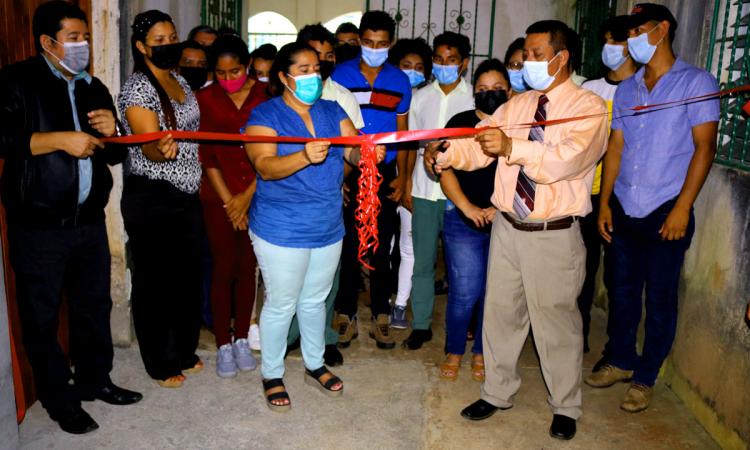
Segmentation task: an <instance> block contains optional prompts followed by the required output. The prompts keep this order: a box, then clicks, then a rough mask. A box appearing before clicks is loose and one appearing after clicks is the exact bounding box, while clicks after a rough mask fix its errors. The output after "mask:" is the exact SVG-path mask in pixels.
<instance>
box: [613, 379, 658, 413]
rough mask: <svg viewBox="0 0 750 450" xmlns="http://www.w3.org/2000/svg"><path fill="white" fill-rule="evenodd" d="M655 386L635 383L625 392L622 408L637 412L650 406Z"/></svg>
mask: <svg viewBox="0 0 750 450" xmlns="http://www.w3.org/2000/svg"><path fill="white" fill-rule="evenodd" d="M653 395H654V388H653V387H650V386H645V385H643V384H638V383H633V384H631V385H630V389H628V392H626V393H625V398H623V400H622V404H621V405H620V408H621V409H623V410H624V411H627V412H629V413H637V412H640V411H643V410H645V409H646V408H648V404H649V403H650V402H651V397H652V396H653Z"/></svg>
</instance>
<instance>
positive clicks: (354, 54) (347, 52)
mask: <svg viewBox="0 0 750 450" xmlns="http://www.w3.org/2000/svg"><path fill="white" fill-rule="evenodd" d="M359 51H360V48H359V46H358V45H349V44H344V45H339V46H338V47H336V62H337V63H338V64H341V63H342V62H344V61H349V60H350V59H354V58H359Z"/></svg>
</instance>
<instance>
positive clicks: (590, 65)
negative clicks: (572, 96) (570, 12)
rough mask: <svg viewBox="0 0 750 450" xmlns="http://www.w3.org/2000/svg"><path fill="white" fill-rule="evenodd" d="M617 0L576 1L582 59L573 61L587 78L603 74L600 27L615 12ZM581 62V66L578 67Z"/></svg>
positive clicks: (580, 72)
mask: <svg viewBox="0 0 750 450" xmlns="http://www.w3.org/2000/svg"><path fill="white" fill-rule="evenodd" d="M616 8H617V1H616V0H578V1H577V2H576V22H575V25H576V32H578V35H579V36H580V37H581V44H582V46H581V60H580V61H578V62H576V61H573V65H574V67H576V70H578V73H579V75H583V76H584V77H586V78H599V77H601V76H602V70H603V69H604V66H603V65H602V62H601V54H602V43H601V41H600V39H599V31H600V30H599V27H601V25H602V23H604V21H605V20H606V19H607V18H608V17H611V16H613V15H614V14H615V10H616ZM579 64H580V68H578V66H579Z"/></svg>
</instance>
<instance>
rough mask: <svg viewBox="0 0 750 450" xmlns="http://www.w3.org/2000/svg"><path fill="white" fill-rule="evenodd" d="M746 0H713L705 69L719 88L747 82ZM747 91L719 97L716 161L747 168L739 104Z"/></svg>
mask: <svg viewBox="0 0 750 450" xmlns="http://www.w3.org/2000/svg"><path fill="white" fill-rule="evenodd" d="M748 24H750V0H715V5H714V13H713V18H712V21H711V39H710V42H709V48H708V58H707V61H706V70H708V71H709V72H711V73H712V74H714V75H715V76H716V78H717V79H718V80H719V83H720V85H721V89H731V88H733V87H737V86H742V85H745V84H748V83H750V51H748V48H749V47H748V39H749V38H750V37H749V36H748ZM747 101H748V96H747V95H744V96H742V95H740V96H736V97H724V98H722V99H721V119H720V121H719V142H718V148H717V152H716V162H717V163H718V164H722V165H725V166H730V167H734V168H737V169H742V170H745V171H750V151H748V147H750V145H749V144H750V128H749V127H748V126H747V121H748V118H747V116H743V113H742V106H743V105H744V104H745V102H747Z"/></svg>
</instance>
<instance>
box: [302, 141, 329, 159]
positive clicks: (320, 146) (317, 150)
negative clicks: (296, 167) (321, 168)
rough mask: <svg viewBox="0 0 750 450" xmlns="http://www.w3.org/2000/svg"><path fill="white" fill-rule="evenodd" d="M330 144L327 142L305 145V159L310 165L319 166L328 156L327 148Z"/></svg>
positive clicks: (311, 142) (313, 142)
mask: <svg viewBox="0 0 750 450" xmlns="http://www.w3.org/2000/svg"><path fill="white" fill-rule="evenodd" d="M330 146H331V143H330V142H328V141H310V142H308V143H307V144H305V150H304V152H305V158H307V161H308V162H309V163H310V164H320V163H322V162H323V161H325V159H326V157H327V156H328V148H329V147H330Z"/></svg>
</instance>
